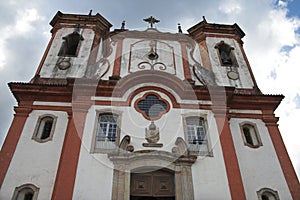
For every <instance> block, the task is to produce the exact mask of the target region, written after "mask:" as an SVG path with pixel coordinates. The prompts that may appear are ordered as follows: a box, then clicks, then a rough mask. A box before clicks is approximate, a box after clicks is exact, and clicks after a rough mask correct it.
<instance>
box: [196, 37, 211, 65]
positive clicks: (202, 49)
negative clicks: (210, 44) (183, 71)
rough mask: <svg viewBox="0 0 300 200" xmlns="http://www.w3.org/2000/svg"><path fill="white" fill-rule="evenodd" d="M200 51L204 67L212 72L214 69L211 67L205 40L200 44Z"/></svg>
mask: <svg viewBox="0 0 300 200" xmlns="http://www.w3.org/2000/svg"><path fill="white" fill-rule="evenodd" d="M199 50H200V56H201V60H202V64H203V67H205V68H206V69H207V70H210V71H211V70H212V67H211V62H210V58H209V54H208V49H207V45H206V41H205V40H203V41H201V42H199Z"/></svg>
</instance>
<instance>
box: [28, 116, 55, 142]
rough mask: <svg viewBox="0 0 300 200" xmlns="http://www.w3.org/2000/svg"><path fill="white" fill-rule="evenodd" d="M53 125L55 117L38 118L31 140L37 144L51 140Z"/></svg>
mask: <svg viewBox="0 0 300 200" xmlns="http://www.w3.org/2000/svg"><path fill="white" fill-rule="evenodd" d="M55 123H56V117H54V116H48V115H46V116H42V117H40V118H39V119H38V122H37V126H36V130H35V132H34V135H33V139H34V140H36V141H38V142H46V141H49V140H51V139H52V136H53V133H54V127H55Z"/></svg>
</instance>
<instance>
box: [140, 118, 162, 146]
mask: <svg viewBox="0 0 300 200" xmlns="http://www.w3.org/2000/svg"><path fill="white" fill-rule="evenodd" d="M145 132H146V133H145V139H146V140H147V142H148V143H143V146H144V147H162V145H163V144H159V143H157V142H158V141H159V139H160V137H159V128H158V127H156V125H155V124H154V122H153V121H151V124H150V125H149V127H148V128H145Z"/></svg>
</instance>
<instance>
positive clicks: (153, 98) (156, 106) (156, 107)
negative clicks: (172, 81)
mask: <svg viewBox="0 0 300 200" xmlns="http://www.w3.org/2000/svg"><path fill="white" fill-rule="evenodd" d="M135 109H136V110H137V111H138V112H140V113H141V114H142V115H143V116H144V117H145V118H146V119H148V120H157V119H159V118H160V117H161V116H162V115H163V114H165V113H166V112H168V111H169V109H170V105H169V103H168V102H167V101H166V100H165V99H162V98H161V97H160V96H159V95H158V94H156V93H151V92H150V93H146V94H145V95H144V96H143V97H141V98H139V99H138V100H137V101H136V103H135Z"/></svg>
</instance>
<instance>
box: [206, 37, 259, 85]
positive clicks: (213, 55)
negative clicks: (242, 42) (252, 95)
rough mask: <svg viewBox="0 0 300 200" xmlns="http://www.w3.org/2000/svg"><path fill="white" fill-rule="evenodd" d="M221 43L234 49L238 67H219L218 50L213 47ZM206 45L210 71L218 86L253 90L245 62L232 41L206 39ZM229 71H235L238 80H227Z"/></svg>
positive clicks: (238, 48)
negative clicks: (210, 66) (211, 70)
mask: <svg viewBox="0 0 300 200" xmlns="http://www.w3.org/2000/svg"><path fill="white" fill-rule="evenodd" d="M221 41H224V42H225V43H226V44H228V45H230V46H231V47H233V48H234V50H233V51H234V55H235V56H236V60H237V62H238V65H239V66H238V67H232V69H230V67H225V66H221V65H220V59H219V55H218V50H217V49H215V46H216V44H218V43H219V42H221ZM206 44H207V48H208V52H209V57H210V62H211V65H212V69H213V72H214V74H215V77H216V82H217V84H218V85H220V86H233V87H237V88H248V89H251V88H253V86H254V84H253V81H252V78H251V76H250V72H249V70H248V67H247V64H246V61H245V60H244V57H243V54H242V52H241V49H240V47H239V44H238V43H237V42H236V41H235V40H234V39H229V38H215V37H207V38H206ZM230 70H234V71H236V72H237V73H238V74H239V79H237V80H232V79H229V78H228V76H227V72H228V71H230Z"/></svg>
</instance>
